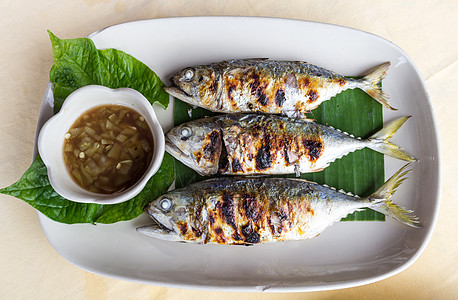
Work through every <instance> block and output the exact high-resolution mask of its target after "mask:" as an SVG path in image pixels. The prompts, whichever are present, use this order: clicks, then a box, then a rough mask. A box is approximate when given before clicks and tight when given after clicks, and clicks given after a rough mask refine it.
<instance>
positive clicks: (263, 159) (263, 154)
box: [255, 136, 272, 170]
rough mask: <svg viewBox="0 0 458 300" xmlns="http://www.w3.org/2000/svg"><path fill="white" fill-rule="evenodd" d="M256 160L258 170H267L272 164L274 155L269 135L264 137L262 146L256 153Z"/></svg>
mask: <svg viewBox="0 0 458 300" xmlns="http://www.w3.org/2000/svg"><path fill="white" fill-rule="evenodd" d="M255 160H256V169H257V170H266V169H268V168H270V166H271V165H272V155H271V152H270V141H269V137H268V136H267V137H264V139H263V141H262V144H261V147H260V148H259V149H258V152H257V154H256V157H255Z"/></svg>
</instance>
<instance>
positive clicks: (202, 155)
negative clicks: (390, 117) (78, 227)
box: [165, 114, 415, 175]
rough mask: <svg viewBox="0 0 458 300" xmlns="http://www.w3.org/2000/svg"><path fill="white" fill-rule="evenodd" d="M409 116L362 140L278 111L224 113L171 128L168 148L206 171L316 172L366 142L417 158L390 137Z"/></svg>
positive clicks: (409, 158)
mask: <svg viewBox="0 0 458 300" xmlns="http://www.w3.org/2000/svg"><path fill="white" fill-rule="evenodd" d="M408 118H409V117H403V118H400V119H397V120H395V121H393V122H392V123H390V124H388V125H387V126H386V127H384V128H382V129H381V130H380V131H378V132H376V133H375V134H374V135H372V136H370V137H369V138H368V139H360V138H355V137H354V136H352V135H349V134H347V133H345V132H341V131H340V130H337V129H334V128H332V127H328V126H324V125H320V124H317V123H314V122H308V121H304V120H298V119H291V118H287V117H282V116H279V115H258V114H224V115H220V116H215V117H208V118H204V119H200V120H195V121H191V122H188V123H184V124H181V125H179V126H177V127H175V128H173V129H171V130H170V131H169V132H168V133H167V134H166V138H165V140H166V143H165V149H166V151H167V152H169V153H170V154H172V155H173V156H174V157H175V158H176V159H178V160H180V161H181V162H182V163H183V164H185V165H186V166H188V167H190V168H192V169H193V170H195V171H196V172H198V173H199V174H201V175H213V174H228V175H249V174H291V173H296V174H299V173H308V172H316V171H321V170H323V169H324V168H326V167H327V166H329V164H330V163H331V162H333V161H334V160H336V159H338V158H340V157H342V156H344V155H347V154H348V153H350V152H353V151H355V150H358V149H363V148H366V147H367V148H370V149H373V150H375V151H378V152H381V153H384V154H387V155H390V156H393V157H396V158H398V159H402V160H406V161H414V160H415V158H413V157H412V156H411V155H410V154H408V153H406V152H404V151H403V150H401V149H400V148H399V147H398V146H396V145H393V144H392V143H390V142H388V139H389V138H390V137H391V136H392V135H393V134H394V133H395V132H396V131H397V130H398V129H399V128H400V127H401V125H402V124H403V123H404V122H405V121H406V120H407V119H408Z"/></svg>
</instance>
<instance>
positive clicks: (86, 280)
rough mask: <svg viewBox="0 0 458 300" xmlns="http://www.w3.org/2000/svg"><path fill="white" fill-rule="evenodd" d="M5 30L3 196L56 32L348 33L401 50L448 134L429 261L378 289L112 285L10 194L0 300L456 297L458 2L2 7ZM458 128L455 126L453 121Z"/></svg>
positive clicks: (13, 177) (0, 59)
mask: <svg viewBox="0 0 458 300" xmlns="http://www.w3.org/2000/svg"><path fill="white" fill-rule="evenodd" d="M1 7H2V9H1V10H0V23H1V25H2V26H0V28H1V29H0V31H1V35H2V37H3V43H2V46H1V47H0V66H1V68H0V86H1V89H0V91H1V92H0V107H1V108H2V109H0V149H1V152H0V153H1V159H0V187H5V186H8V185H10V184H12V183H14V182H15V181H17V180H18V179H19V177H20V176H21V175H22V174H23V173H24V171H25V170H26V169H27V168H28V167H29V165H30V163H31V161H32V151H33V141H34V135H35V128H36V123H37V118H38V113H39V110H40V104H41V99H42V96H43V94H44V91H45V88H46V84H47V83H48V80H49V70H50V68H51V66H52V53H51V46H50V43H49V39H48V34H47V32H46V30H47V29H49V30H52V31H53V32H54V33H55V34H56V35H57V36H59V37H62V38H74V37H84V36H86V35H87V34H89V33H91V32H94V31H96V30H98V29H101V28H104V27H106V26H109V25H113V24H118V23H122V22H127V21H134V20H141V19H152V18H163V17H173V16H203V15H205V16H207V15H208V16H210V15H213V16H218V15H236V16H269V17H281V18H291V19H300V20H309V21H317V22H325V23H332V24H337V25H343V26H348V27H352V28H356V29H359V30H363V31H367V32H370V33H373V34H376V35H379V36H381V37H383V38H385V39H387V40H390V41H392V42H393V43H394V44H396V45H398V46H399V47H401V48H402V49H403V50H404V51H405V52H406V53H407V54H408V55H409V56H410V57H411V58H412V60H413V61H414V63H415V64H416V65H417V67H418V69H419V71H420V73H421V75H422V77H423V79H424V80H425V82H426V85H427V88H428V91H429V94H430V97H431V101H432V105H433V108H434V111H435V115H436V118H437V124H438V127H439V133H440V142H441V155H442V162H443V164H442V199H441V205H440V206H441V207H440V212H439V218H438V222H437V225H436V227H435V230H434V233H433V235H432V238H431V240H430V242H429V244H428V246H427V247H426V249H425V251H424V252H423V254H422V255H421V256H420V257H419V258H418V260H417V261H416V262H415V263H414V264H413V265H412V266H411V267H409V268H408V269H407V270H405V271H403V272H401V273H400V274H397V275H395V276H393V277H391V278H388V279H385V280H382V281H379V282H376V283H372V284H369V285H365V286H361V287H355V288H348V289H343V290H336V291H325V292H312V293H289V294H275V293H236V292H230V293H229V292H227V293H226V292H212V291H195V290H187V289H176V288H165V287H159V286H149V285H144V284H137V283H131V282H125V281H120V280H115V279H111V278H107V277H102V276H99V275H95V274H92V273H89V272H87V271H84V270H82V269H80V268H78V267H76V266H74V265H72V264H71V263H70V262H68V261H66V260H65V259H64V258H62V257H61V256H60V255H59V254H58V253H57V252H56V251H55V250H54V249H53V248H52V247H51V245H50V244H49V243H48V241H47V240H46V237H45V235H44V234H43V231H42V230H41V227H40V224H39V222H38V217H37V214H36V211H35V210H34V209H33V208H32V207H30V206H29V205H27V204H26V203H24V202H22V201H20V200H18V199H16V198H13V197H10V196H5V195H0V201H1V204H2V208H1V209H0V218H1V220H2V222H1V223H2V226H1V228H0V236H1V243H0V266H1V270H2V272H1V274H0V298H2V299H32V298H33V299H66V298H71V299H184V298H186V299H201V298H216V297H218V298H219V299H233V298H234V297H237V298H238V299H253V298H254V299H257V298H262V299H299V298H300V299H303V298H311V299H321V298H329V297H336V296H339V297H345V298H355V297H361V298H362V297H367V296H370V297H372V298H377V299H378V298H383V299H392V298H396V299H401V298H415V299H433V298H434V299H451V298H455V299H456V297H457V295H458V288H457V283H458V271H457V268H456V266H457V265H458V251H457V245H458V243H457V240H458V238H457V236H458V231H457V228H458V227H457V226H456V222H455V220H454V217H453V216H454V215H455V214H456V213H455V211H457V210H458V197H457V196H458V193H457V192H456V190H455V188H456V186H455V184H456V183H455V182H454V181H455V180H456V179H457V178H458V176H457V175H458V174H457V172H458V171H457V170H458V164H457V160H456V159H455V156H454V154H453V152H455V151H456V150H453V143H454V142H453V141H454V140H455V141H456V138H457V134H456V131H455V130H456V129H455V128H454V127H453V126H454V125H453V124H455V125H456V124H457V123H456V117H454V115H455V113H458V111H457V105H456V102H455V101H456V99H455V98H454V97H453V95H457V94H458V84H457V80H456V77H454V76H455V75H456V74H458V39H457V37H458V2H457V1H455V0H444V1H437V0H428V1H423V0H422V1H396V0H389V1H271V0H257V1H252V0H246V1H205V0H193V1H190V0H188V1H175V0H168V1H167V0H163V1H162V0H156V1H146V0H144V1H133V0H112V1H110V0H83V1H58V0H47V1H31V0H17V1H3V2H2V5H1ZM453 120H455V121H453Z"/></svg>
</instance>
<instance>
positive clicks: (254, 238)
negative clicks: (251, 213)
mask: <svg viewBox="0 0 458 300" xmlns="http://www.w3.org/2000/svg"><path fill="white" fill-rule="evenodd" d="M242 234H243V236H244V237H245V242H247V243H250V244H257V243H259V242H260V237H259V234H258V233H257V232H256V231H255V230H253V226H252V225H251V223H248V224H246V225H244V226H242Z"/></svg>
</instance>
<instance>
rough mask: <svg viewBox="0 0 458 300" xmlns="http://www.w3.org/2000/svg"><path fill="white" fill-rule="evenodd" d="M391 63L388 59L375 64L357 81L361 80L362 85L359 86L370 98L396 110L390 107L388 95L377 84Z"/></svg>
mask: <svg viewBox="0 0 458 300" xmlns="http://www.w3.org/2000/svg"><path fill="white" fill-rule="evenodd" d="M390 65H391V63H390V62H389V61H388V62H386V63H383V64H381V65H379V66H377V67H376V68H375V69H374V70H373V71H372V72H370V73H369V74H367V75H366V76H364V77H363V78H362V79H361V80H359V82H361V84H362V86H361V87H360V88H361V89H362V90H364V91H365V92H366V93H368V94H369V96H371V97H372V98H374V99H375V100H376V101H377V102H379V103H381V104H382V105H383V106H385V107H386V108H389V109H392V110H397V109H396V108H394V107H392V106H391V105H390V103H389V102H388V98H389V97H388V95H386V94H385V93H384V92H383V91H382V88H381V87H380V86H379V85H378V83H379V82H380V81H382V79H383V78H384V77H385V75H386V72H387V71H388V68H389V67H390Z"/></svg>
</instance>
